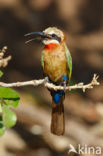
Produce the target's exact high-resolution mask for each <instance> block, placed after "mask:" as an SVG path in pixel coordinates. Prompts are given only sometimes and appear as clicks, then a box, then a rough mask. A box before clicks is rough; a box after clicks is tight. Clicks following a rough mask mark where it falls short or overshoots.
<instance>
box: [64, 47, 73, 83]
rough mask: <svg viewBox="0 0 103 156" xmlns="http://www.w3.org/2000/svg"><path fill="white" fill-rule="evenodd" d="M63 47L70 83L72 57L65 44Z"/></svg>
mask: <svg viewBox="0 0 103 156" xmlns="http://www.w3.org/2000/svg"><path fill="white" fill-rule="evenodd" d="M64 47H65V52H66V59H67V67H68V78H69V81H70V79H71V74H72V57H71V54H70V51H69V49H68V48H67V46H66V44H64Z"/></svg>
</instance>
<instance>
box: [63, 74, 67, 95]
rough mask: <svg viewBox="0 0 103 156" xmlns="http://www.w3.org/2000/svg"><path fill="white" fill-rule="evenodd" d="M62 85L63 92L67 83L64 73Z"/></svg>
mask: <svg viewBox="0 0 103 156" xmlns="http://www.w3.org/2000/svg"><path fill="white" fill-rule="evenodd" d="M63 80H64V81H63V87H64V92H65V91H66V83H67V76H66V75H64V76H63Z"/></svg>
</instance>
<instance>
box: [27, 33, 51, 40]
mask: <svg viewBox="0 0 103 156" xmlns="http://www.w3.org/2000/svg"><path fill="white" fill-rule="evenodd" d="M24 36H26V37H29V36H33V38H32V39H30V40H28V41H26V43H28V42H31V41H33V40H36V39H39V40H43V39H51V38H52V36H51V35H49V34H46V33H44V32H30V33H28V34H25V35H24Z"/></svg>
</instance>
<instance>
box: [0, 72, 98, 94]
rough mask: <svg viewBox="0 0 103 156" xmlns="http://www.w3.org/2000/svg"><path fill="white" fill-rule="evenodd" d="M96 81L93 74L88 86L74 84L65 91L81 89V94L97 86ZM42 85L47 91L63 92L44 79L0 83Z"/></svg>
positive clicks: (19, 85)
mask: <svg viewBox="0 0 103 156" xmlns="http://www.w3.org/2000/svg"><path fill="white" fill-rule="evenodd" d="M97 80H98V76H97V75H96V74H94V76H93V79H92V81H91V82H90V83H89V84H86V85H84V83H79V84H75V85H73V86H67V87H66V90H73V89H82V90H83V92H85V90H86V89H91V88H93V86H96V85H99V84H100V83H99V82H98V81H97ZM42 84H43V85H44V86H45V87H47V88H49V89H54V90H64V87H63V86H56V85H54V84H52V83H49V82H47V80H46V79H41V80H31V81H25V82H15V83H4V82H0V86H2V87H22V86H39V85H42Z"/></svg>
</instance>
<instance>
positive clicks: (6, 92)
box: [0, 87, 20, 99]
mask: <svg viewBox="0 0 103 156" xmlns="http://www.w3.org/2000/svg"><path fill="white" fill-rule="evenodd" d="M0 97H1V98H5V99H8V98H9V99H12V98H13V99H14V98H15V99H16V98H17V99H20V98H19V94H18V93H17V92H16V91H15V90H13V89H11V88H5V87H0Z"/></svg>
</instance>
